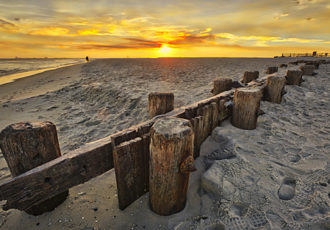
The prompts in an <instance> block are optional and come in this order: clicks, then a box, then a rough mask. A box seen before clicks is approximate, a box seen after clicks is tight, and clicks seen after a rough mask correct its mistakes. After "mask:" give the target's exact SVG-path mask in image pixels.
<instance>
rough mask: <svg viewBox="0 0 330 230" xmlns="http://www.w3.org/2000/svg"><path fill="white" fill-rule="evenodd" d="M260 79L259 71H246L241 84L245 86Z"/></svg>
mask: <svg viewBox="0 0 330 230" xmlns="http://www.w3.org/2000/svg"><path fill="white" fill-rule="evenodd" d="M258 77H259V71H253V72H249V71H246V72H244V75H243V78H242V81H241V82H242V83H243V84H247V83H249V82H251V81H253V80H256V79H257V78H258Z"/></svg>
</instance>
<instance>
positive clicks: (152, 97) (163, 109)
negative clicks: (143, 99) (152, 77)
mask: <svg viewBox="0 0 330 230" xmlns="http://www.w3.org/2000/svg"><path fill="white" fill-rule="evenodd" d="M148 99H149V117H150V118H153V117H154V116H157V115H160V114H164V113H167V112H169V111H172V110H173V108H174V94H173V93H160V92H154V93H150V94H149V96H148Z"/></svg>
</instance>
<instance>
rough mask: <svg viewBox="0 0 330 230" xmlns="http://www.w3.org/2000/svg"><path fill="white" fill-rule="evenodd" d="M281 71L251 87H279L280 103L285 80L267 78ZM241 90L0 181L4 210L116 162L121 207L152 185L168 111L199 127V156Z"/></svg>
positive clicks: (40, 197) (68, 185)
mask: <svg viewBox="0 0 330 230" xmlns="http://www.w3.org/2000/svg"><path fill="white" fill-rule="evenodd" d="M293 66H294V65H293ZM296 69H297V70H298V67H297V68H296ZM278 74H279V73H278V72H276V73H273V74H270V75H266V76H265V77H262V78H258V79H255V80H253V81H251V82H249V83H248V84H247V85H246V86H245V88H256V89H259V90H260V92H261V93H262V95H264V99H267V98H268V100H270V99H269V98H271V96H269V95H268V97H265V91H267V92H268V94H269V93H270V92H271V93H274V95H276V103H279V102H280V101H279V100H280V99H279V98H281V97H280V96H279V92H280V93H281V94H282V93H283V88H281V87H282V86H281V87H279V86H278V84H269V81H268V83H267V80H268V78H269V77H271V76H274V75H278ZM283 77H285V76H283ZM272 85H276V87H277V89H276V90H277V91H278V90H281V91H279V92H274V90H270V89H267V87H272ZM235 90H238V89H231V90H228V91H225V92H222V93H220V94H217V95H214V96H213V97H210V98H207V99H204V100H201V101H198V102H196V103H194V104H191V105H189V106H184V107H180V108H177V109H174V110H172V111H170V112H168V113H166V114H163V115H158V116H155V117H153V118H152V119H150V120H148V121H146V122H143V123H140V124H138V125H135V126H133V127H130V128H128V129H125V130H123V131H121V132H118V133H116V134H113V135H110V136H108V137H105V138H102V139H100V140H97V141H94V142H92V143H88V144H86V145H84V146H82V147H80V148H79V149H77V150H74V151H71V152H69V153H67V154H65V155H62V156H60V157H58V158H56V159H54V160H52V161H49V162H47V163H45V164H42V165H40V166H38V167H36V168H33V169H31V170H29V171H27V172H25V173H23V174H20V175H18V176H16V177H14V178H12V179H10V180H9V181H6V182H4V183H2V184H0V200H6V201H7V202H6V204H5V205H4V207H3V208H4V210H8V209H12V208H14V209H19V210H27V209H29V208H31V207H33V206H34V205H37V204H40V203H41V202H43V201H45V200H47V199H50V198H52V197H53V196H55V195H57V194H60V193H63V192H65V191H67V190H68V189H70V188H72V187H73V186H76V185H79V184H82V183H84V182H86V181H88V180H90V179H92V178H94V177H96V176H98V175H101V174H103V173H105V172H107V171H108V170H111V169H112V168H115V173H116V181H117V190H118V200H119V208H120V209H125V208H126V207H127V206H129V205H130V204H131V203H132V202H134V201H135V200H136V199H138V198H139V197H140V196H142V195H143V194H145V193H146V192H148V191H149V156H150V148H149V145H150V130H151V128H152V126H153V125H154V123H155V122H156V121H157V120H159V119H162V118H165V117H176V118H182V119H186V120H188V121H189V122H190V123H191V129H192V131H193V133H194V140H193V142H194V153H193V155H194V157H195V158H196V157H198V156H199V149H200V146H201V144H202V143H203V141H204V140H205V139H206V138H207V137H208V136H209V135H210V134H211V132H212V130H213V129H214V128H215V127H217V126H218V125H220V123H221V122H222V121H224V120H226V119H227V118H229V117H231V115H232V109H233V96H234V92H235Z"/></svg>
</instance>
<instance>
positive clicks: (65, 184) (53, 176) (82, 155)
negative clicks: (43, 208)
mask: <svg viewBox="0 0 330 230" xmlns="http://www.w3.org/2000/svg"><path fill="white" fill-rule="evenodd" d="M112 168H113V157H112V144H111V139H110V137H106V138H103V139H101V140H98V141H95V142H92V143H88V144H86V145H84V146H83V147H81V148H79V149H77V150H74V151H72V152H69V153H68V154H65V155H63V156H61V157H59V158H56V159H55V160H52V161H50V162H48V163H46V164H43V165H41V166H39V167H36V168H34V169H32V170H30V171H27V172H26V173H24V174H21V175H19V176H17V177H15V178H13V179H11V180H9V181H7V182H5V183H3V184H1V185H0V200H7V203H6V204H5V205H4V207H3V209H4V210H8V209H11V208H15V209H19V210H26V209H28V208H29V207H32V206H33V205H36V204H39V203H41V202H42V201H44V200H47V199H49V198H51V197H53V196H55V195H57V194H60V193H62V192H64V191H66V190H68V189H69V188H71V187H73V186H75V185H78V184H82V183H84V182H86V181H88V180H90V179H92V178H93V177H96V176H98V175H101V174H103V173H104V172H106V171H108V170H110V169H112Z"/></svg>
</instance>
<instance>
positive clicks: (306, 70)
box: [299, 65, 315, 76]
mask: <svg viewBox="0 0 330 230" xmlns="http://www.w3.org/2000/svg"><path fill="white" fill-rule="evenodd" d="M299 68H300V69H301V71H302V72H303V75H307V76H313V75H314V70H315V66H314V65H303V66H300V67H299Z"/></svg>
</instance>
